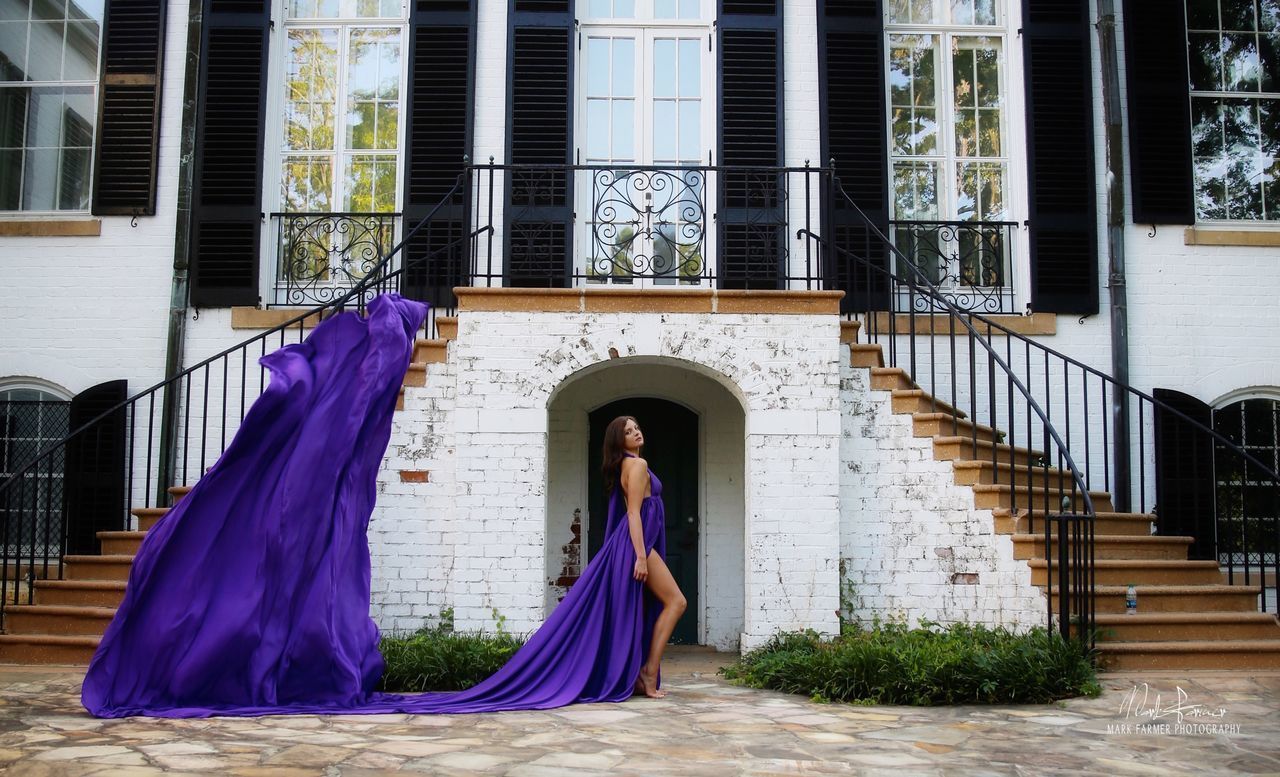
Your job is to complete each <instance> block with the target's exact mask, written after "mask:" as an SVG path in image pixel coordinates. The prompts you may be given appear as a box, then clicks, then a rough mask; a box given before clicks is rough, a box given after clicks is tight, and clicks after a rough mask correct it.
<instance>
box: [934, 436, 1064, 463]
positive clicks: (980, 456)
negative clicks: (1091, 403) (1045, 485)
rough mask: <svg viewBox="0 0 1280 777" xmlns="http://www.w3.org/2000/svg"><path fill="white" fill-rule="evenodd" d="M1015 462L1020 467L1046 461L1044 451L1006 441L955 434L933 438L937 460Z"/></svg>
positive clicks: (935, 458)
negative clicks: (1005, 442)
mask: <svg viewBox="0 0 1280 777" xmlns="http://www.w3.org/2000/svg"><path fill="white" fill-rule="evenodd" d="M993 449H994V450H993ZM993 456H994V460H995V461H997V462H999V463H1001V464H1006V465H1008V464H1013V465H1014V466H1018V467H1026V466H1028V465H1030V466H1033V467H1037V466H1041V464H1042V463H1043V462H1044V461H1045V455H1044V453H1043V452H1042V451H1036V450H1030V449H1027V448H1020V447H1018V446H1016V445H1006V444H1004V443H995V444H992V443H991V442H990V441H989V440H984V439H977V440H975V439H974V438H973V437H972V436H967V437H966V436H963V435H955V434H945V435H938V436H937V437H934V438H933V458H934V460H936V461H988V462H989V461H992V457H993Z"/></svg>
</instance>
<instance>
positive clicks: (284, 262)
mask: <svg viewBox="0 0 1280 777" xmlns="http://www.w3.org/2000/svg"><path fill="white" fill-rule="evenodd" d="M271 221H272V222H273V223H274V225H275V230H274V231H275V236H276V243H275V251H276V263H275V264H276V272H275V284H274V287H273V288H272V290H271V295H270V297H269V300H270V301H269V303H268V304H271V305H281V306H296V305H315V304H324V303H327V302H332V301H333V300H335V299H337V298H338V297H341V296H342V295H343V294H345V293H347V292H348V291H350V290H351V289H352V288H353V287H354V286H355V285H356V284H358V283H359V282H360V281H361V280H363V279H364V278H365V277H366V276H367V275H368V274H369V273H370V272H371V271H372V270H373V269H374V268H375V267H377V266H378V263H379V262H381V261H382V259H383V257H385V256H387V255H388V253H389V252H390V251H391V247H392V246H394V245H395V241H396V232H397V229H398V227H399V223H400V214H399V213H272V214H271ZM396 269H397V268H396V267H395V266H391V267H390V268H389V271H395V270H396Z"/></svg>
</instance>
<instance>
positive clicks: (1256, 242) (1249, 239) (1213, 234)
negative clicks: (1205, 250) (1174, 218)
mask: <svg viewBox="0 0 1280 777" xmlns="http://www.w3.org/2000/svg"><path fill="white" fill-rule="evenodd" d="M1182 243H1183V245H1189V246H1257V247H1264V248H1275V247H1277V246H1280V230H1275V229H1213V228H1206V227H1187V228H1186V229H1185V230H1183V232H1182Z"/></svg>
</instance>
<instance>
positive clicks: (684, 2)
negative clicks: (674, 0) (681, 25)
mask: <svg viewBox="0 0 1280 777" xmlns="http://www.w3.org/2000/svg"><path fill="white" fill-rule="evenodd" d="M699 2H700V0H680V18H681V19H701V18H702V11H701V10H700V9H699V8H698V3H699Z"/></svg>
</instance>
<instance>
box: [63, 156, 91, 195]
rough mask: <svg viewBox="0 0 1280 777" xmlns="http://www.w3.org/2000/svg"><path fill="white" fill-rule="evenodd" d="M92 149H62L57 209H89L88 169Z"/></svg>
mask: <svg viewBox="0 0 1280 777" xmlns="http://www.w3.org/2000/svg"><path fill="white" fill-rule="evenodd" d="M91 154H92V150H91V149H89V148H64V149H62V159H61V169H60V170H59V171H58V203H57V210H88V209H89V170H90V165H91V162H90V160H91Z"/></svg>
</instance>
